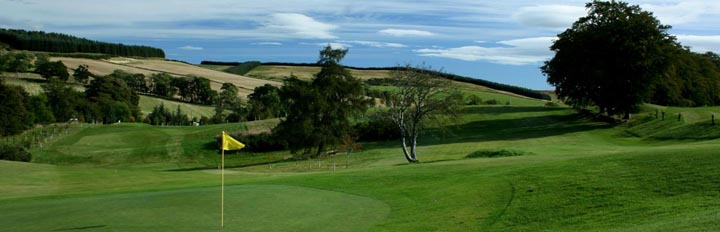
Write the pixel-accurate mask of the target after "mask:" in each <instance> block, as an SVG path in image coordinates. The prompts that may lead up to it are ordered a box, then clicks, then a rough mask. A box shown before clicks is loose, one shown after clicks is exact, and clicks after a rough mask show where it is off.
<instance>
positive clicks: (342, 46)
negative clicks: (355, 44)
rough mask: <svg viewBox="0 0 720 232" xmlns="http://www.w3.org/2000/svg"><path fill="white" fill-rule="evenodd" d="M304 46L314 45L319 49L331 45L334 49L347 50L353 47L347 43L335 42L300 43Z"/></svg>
mask: <svg viewBox="0 0 720 232" xmlns="http://www.w3.org/2000/svg"><path fill="white" fill-rule="evenodd" d="M300 44H302V45H313V46H319V47H325V46H328V45H330V47H331V48H333V49H346V48H350V47H352V45H350V44H346V43H335V42H329V43H300Z"/></svg>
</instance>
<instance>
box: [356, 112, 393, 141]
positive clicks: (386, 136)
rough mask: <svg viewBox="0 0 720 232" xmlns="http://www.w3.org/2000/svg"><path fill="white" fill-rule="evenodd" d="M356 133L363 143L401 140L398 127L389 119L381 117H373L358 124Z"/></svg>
mask: <svg viewBox="0 0 720 232" xmlns="http://www.w3.org/2000/svg"><path fill="white" fill-rule="evenodd" d="M355 133H356V134H357V137H358V140H359V141H363V142H370V141H390V140H398V139H400V131H399V130H398V129H397V125H395V123H394V122H393V121H392V120H390V119H389V118H386V117H382V116H380V115H371V116H370V117H369V120H367V121H363V122H360V123H358V124H356V125H355Z"/></svg>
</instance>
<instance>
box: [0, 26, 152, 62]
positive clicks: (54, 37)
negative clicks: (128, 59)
mask: <svg viewBox="0 0 720 232" xmlns="http://www.w3.org/2000/svg"><path fill="white" fill-rule="evenodd" d="M0 43H4V44H7V45H8V46H10V47H11V48H13V49H18V50H30V51H45V52H59V53H103V54H110V55H116V56H137V57H160V58H165V52H164V51H163V50H162V49H159V48H154V47H149V46H137V45H125V44H114V43H106V42H99V41H94V40H89V39H85V38H79V37H75V36H71V35H66V34H61V33H53V32H50V33H46V32H43V31H26V30H18V29H4V28H0Z"/></svg>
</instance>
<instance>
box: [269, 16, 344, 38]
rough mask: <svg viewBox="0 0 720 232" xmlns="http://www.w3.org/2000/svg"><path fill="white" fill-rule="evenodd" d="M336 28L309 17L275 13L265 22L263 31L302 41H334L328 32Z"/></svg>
mask: <svg viewBox="0 0 720 232" xmlns="http://www.w3.org/2000/svg"><path fill="white" fill-rule="evenodd" d="M336 28H337V26H335V25H332V24H328V23H323V22H319V21H317V20H315V19H313V18H311V17H308V16H306V15H303V14H297V13H276V14H272V15H270V18H269V20H267V21H266V22H265V25H264V28H263V29H264V30H267V31H272V32H278V33H288V34H290V35H293V36H292V37H296V38H303V39H334V38H337V36H334V35H333V34H332V33H331V32H330V31H332V30H334V29H336Z"/></svg>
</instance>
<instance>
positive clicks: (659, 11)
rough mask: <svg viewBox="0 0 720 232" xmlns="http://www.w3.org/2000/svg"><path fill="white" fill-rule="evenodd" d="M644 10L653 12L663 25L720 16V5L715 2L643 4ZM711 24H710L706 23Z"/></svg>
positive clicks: (713, 0) (697, 0)
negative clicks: (705, 16)
mask: <svg viewBox="0 0 720 232" xmlns="http://www.w3.org/2000/svg"><path fill="white" fill-rule="evenodd" d="M640 7H641V8H642V9H643V10H646V11H650V12H653V14H654V15H655V16H656V17H657V18H658V19H660V22H661V23H663V24H669V25H680V24H687V23H693V22H699V20H700V18H701V17H702V16H703V15H712V14H715V15H716V16H717V14H720V4H718V2H717V1H715V0H710V1H703V0H694V1H682V2H677V3H675V2H673V3H665V4H663V3H655V2H653V3H648V4H641V5H640ZM704 23H710V22H704Z"/></svg>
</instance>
